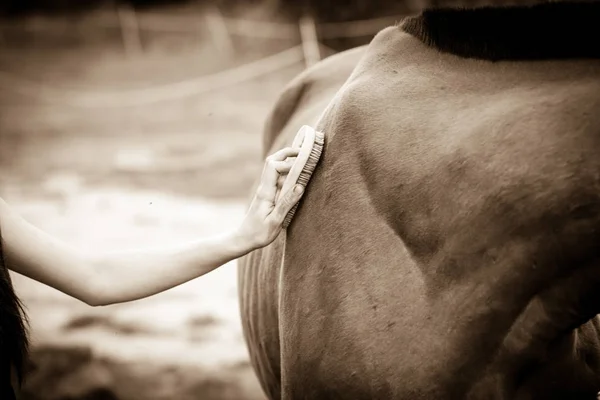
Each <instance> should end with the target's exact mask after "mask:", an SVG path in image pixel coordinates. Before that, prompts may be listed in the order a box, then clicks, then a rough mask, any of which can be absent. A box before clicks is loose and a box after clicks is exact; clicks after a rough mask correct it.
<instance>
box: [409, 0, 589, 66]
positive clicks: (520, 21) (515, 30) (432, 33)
mask: <svg viewBox="0 0 600 400" xmlns="http://www.w3.org/2000/svg"><path fill="white" fill-rule="evenodd" d="M598 21H600V4H599V3H579V4H577V3H576V4H561V3H550V4H544V5H539V6H535V7H511V8H483V9H476V10H449V9H448V10H428V11H425V12H423V13H422V14H421V15H419V16H416V17H413V18H409V19H407V20H405V21H404V22H403V24H402V25H401V28H402V29H403V30H404V31H406V32H407V33H410V34H411V35H413V36H415V37H417V38H419V39H420V40H422V41H423V42H424V43H426V44H428V45H430V46H432V47H435V48H437V49H439V50H440V51H443V52H448V53H453V54H456V55H458V56H461V57H469V58H479V59H485V60H493V61H497V60H550V59H573V58H600V41H599V40H598V39H597V37H598V32H599V31H600V29H599V28H598Z"/></svg>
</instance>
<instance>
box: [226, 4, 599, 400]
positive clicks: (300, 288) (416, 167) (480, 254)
mask: <svg viewBox="0 0 600 400" xmlns="http://www.w3.org/2000/svg"><path fill="white" fill-rule="evenodd" d="M410 4H411V5H412V6H413V7H414V8H415V10H416V11H418V12H417V13H416V14H414V15H411V16H408V17H407V18H405V19H404V20H402V21H401V22H400V23H399V24H397V25H395V26H391V27H387V28H385V29H384V30H382V31H380V32H379V33H378V34H377V35H376V36H375V37H374V38H373V40H372V41H371V42H370V43H369V44H368V45H367V46H363V47H360V48H356V49H351V50H349V51H346V52H342V53H339V54H337V55H335V56H332V57H330V58H327V59H325V60H323V61H322V62H320V63H318V64H316V65H314V66H313V67H311V68H309V69H307V70H306V71H304V72H303V73H301V74H300V75H298V76H297V77H296V78H294V79H293V80H292V81H291V82H290V83H289V84H288V85H287V86H286V88H285V89H284V90H283V92H282V93H281V95H280V97H279V99H278V101H277V102H276V104H275V105H274V107H273V109H272V111H271V113H270V115H269V116H268V118H267V122H266V124H265V131H264V136H263V137H264V143H263V151H264V155H266V154H268V153H271V152H273V151H275V150H277V149H280V148H282V147H284V146H285V145H289V144H290V143H291V142H292V139H293V137H294V135H295V134H296V132H297V130H298V128H299V127H300V126H302V125H304V124H307V125H313V126H315V127H316V129H317V130H319V131H322V132H324V134H325V145H324V148H323V153H322V156H321V160H320V162H319V164H318V166H317V168H316V170H315V171H314V173H313V176H312V178H311V181H310V182H309V184H308V187H307V189H306V191H305V194H304V196H303V199H302V200H301V203H300V205H299V207H298V209H297V212H296V214H295V217H294V220H293V221H292V223H291V225H290V227H289V228H288V230H287V233H286V234H282V235H280V236H279V237H278V238H277V240H276V241H275V242H273V243H272V244H271V245H269V246H267V247H265V248H263V249H260V250H256V251H254V252H252V253H251V254H249V255H247V256H246V257H244V258H243V259H241V260H240V263H239V266H238V288H239V289H238V290H239V299H240V300H239V302H240V314H241V318H242V325H243V331H244V337H245V341H246V344H247V347H248V351H249V355H250V359H251V364H252V366H253V368H254V370H255V372H256V374H257V376H258V379H259V381H260V383H261V386H262V388H263V390H264V392H265V394H266V395H267V396H268V398H269V399H286V400H292V399H313V398H315V399H317V398H318V399H342V398H343V399H356V400H359V399H400V400H405V399H406V400H409V399H410V400H424V399H428V400H429V399H438V400H442V399H468V400H479V399H517V400H525V399H566V398H578V399H586V398H589V399H594V398H596V393H597V392H598V391H599V390H600V319H599V318H598V316H597V314H598V313H600V296H599V295H598V292H599V290H598V289H599V288H600V246H599V244H600V157H598V150H600V42H599V41H598V40H597V39H594V37H597V28H596V24H597V21H599V20H600V3H599V2H598V1H588V2H573V1H568V0H565V1H543V0H538V1H534V0H527V1H522V2H519V1H510V2H502V3H500V2H494V1H491V0H489V1H477V0H474V1H460V0H436V1H434V0H432V1H417V2H414V1H413V2H410Z"/></svg>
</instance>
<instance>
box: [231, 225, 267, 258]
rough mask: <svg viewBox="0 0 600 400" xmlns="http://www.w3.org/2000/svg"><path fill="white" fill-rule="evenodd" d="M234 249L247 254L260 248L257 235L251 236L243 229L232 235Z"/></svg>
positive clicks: (238, 229)
mask: <svg viewBox="0 0 600 400" xmlns="http://www.w3.org/2000/svg"><path fill="white" fill-rule="evenodd" d="M231 241H232V244H233V247H234V248H235V249H237V251H238V252H239V253H242V254H246V253H249V252H251V251H253V250H256V249H257V248H259V247H260V246H259V244H258V243H257V240H256V237H255V235H249V234H248V233H246V232H245V231H244V230H243V229H242V228H241V227H239V228H237V229H235V230H234V231H233V232H232V233H231Z"/></svg>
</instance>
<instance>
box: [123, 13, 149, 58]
mask: <svg viewBox="0 0 600 400" xmlns="http://www.w3.org/2000/svg"><path fill="white" fill-rule="evenodd" d="M117 17H118V18H119V25H120V26H121V36H122V37H123V48H124V49H125V53H126V54H127V56H128V57H130V56H132V55H137V54H140V53H142V51H143V50H142V39H141V38H140V28H139V24H138V20H137V15H136V13H135V9H134V8H133V7H132V6H130V5H129V4H119V5H117Z"/></svg>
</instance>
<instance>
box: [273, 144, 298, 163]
mask: <svg viewBox="0 0 600 400" xmlns="http://www.w3.org/2000/svg"><path fill="white" fill-rule="evenodd" d="M299 152H300V149H299V148H297V147H285V148H283V149H281V150H279V151H277V152H275V153H273V154H271V155H270V156H269V157H267V162H268V161H269V160H271V161H284V160H285V159H286V158H288V157H297V156H298V153H299Z"/></svg>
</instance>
